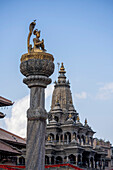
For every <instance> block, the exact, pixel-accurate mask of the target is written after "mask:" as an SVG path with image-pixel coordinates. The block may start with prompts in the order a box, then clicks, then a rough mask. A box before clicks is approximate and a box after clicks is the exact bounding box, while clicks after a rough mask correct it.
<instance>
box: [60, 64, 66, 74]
mask: <svg viewBox="0 0 113 170" xmlns="http://www.w3.org/2000/svg"><path fill="white" fill-rule="evenodd" d="M59 73H66V71H65V68H64V65H63V63H61V68H60V71H59Z"/></svg>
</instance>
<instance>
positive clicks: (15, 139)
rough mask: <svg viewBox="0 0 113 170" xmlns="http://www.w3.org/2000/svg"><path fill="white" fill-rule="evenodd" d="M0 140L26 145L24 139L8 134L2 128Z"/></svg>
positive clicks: (0, 129)
mask: <svg viewBox="0 0 113 170" xmlns="http://www.w3.org/2000/svg"><path fill="white" fill-rule="evenodd" d="M0 140H4V141H5V140H6V141H10V142H14V143H17V144H26V140H25V139H24V138H22V137H20V136H17V135H15V134H13V133H11V132H8V131H6V130H4V129H2V128H0Z"/></svg>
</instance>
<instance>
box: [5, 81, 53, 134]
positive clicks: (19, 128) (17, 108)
mask: <svg viewBox="0 0 113 170" xmlns="http://www.w3.org/2000/svg"><path fill="white" fill-rule="evenodd" d="M53 87H54V85H53V84H51V85H49V86H48V87H47V88H46V90H45V98H46V99H47V98H48V97H49V96H50V95H51V94H52V91H53ZM29 103H30V96H29V95H28V96H25V97H23V98H22V99H20V100H18V101H16V102H15V104H14V105H13V107H12V110H11V117H10V118H7V117H6V119H5V124H6V128H7V130H9V131H11V132H13V133H15V134H17V135H19V136H22V137H26V127H27V118H26V112H27V109H28V108H29Z"/></svg>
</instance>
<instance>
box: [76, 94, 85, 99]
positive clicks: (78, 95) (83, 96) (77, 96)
mask: <svg viewBox="0 0 113 170" xmlns="http://www.w3.org/2000/svg"><path fill="white" fill-rule="evenodd" d="M86 98H87V93H86V92H81V93H75V99H86Z"/></svg>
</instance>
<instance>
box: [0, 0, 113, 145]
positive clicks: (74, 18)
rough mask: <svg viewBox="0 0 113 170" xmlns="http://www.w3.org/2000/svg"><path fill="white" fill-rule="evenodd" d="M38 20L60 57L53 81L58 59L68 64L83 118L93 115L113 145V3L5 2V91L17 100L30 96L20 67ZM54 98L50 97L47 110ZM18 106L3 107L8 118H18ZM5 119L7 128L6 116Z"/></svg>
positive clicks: (0, 47) (0, 13)
mask: <svg viewBox="0 0 113 170" xmlns="http://www.w3.org/2000/svg"><path fill="white" fill-rule="evenodd" d="M34 19H37V28H38V29H40V30H41V38H44V40H45V47H46V49H47V52H50V53H52V54H53V55H54V58H55V72H54V74H53V75H52V76H51V78H52V80H53V82H54V81H55V79H57V76H58V68H57V62H64V65H65V68H66V71H67V73H66V76H67V77H68V79H69V80H70V83H71V91H72V96H73V101H74V106H75V108H76V110H77V111H78V112H79V114H80V119H81V121H82V122H84V119H85V118H87V119H88V123H89V125H90V126H91V127H92V128H93V129H94V131H96V132H97V133H96V136H97V137H99V138H102V139H105V140H110V141H111V142H112V143H113V135H112V131H113V1H112V0H92V1H91V0H62V1H61V0H57V1H53V0H42V1H39V0H32V1H30V0H24V1H23V0H19V1H14V0H10V1H8V0H4V1H0V21H1V26H0V70H1V74H0V80H1V83H0V95H1V96H4V97H7V98H9V99H11V100H12V101H17V102H18V101H20V100H21V99H23V98H24V97H25V96H27V95H28V94H29V89H28V88H27V87H26V85H24V84H23V83H22V80H23V76H22V75H21V73H20V70H19V65H20V58H21V55H22V54H23V53H26V52H27V36H28V31H29V29H28V28H29V24H30V22H32V21H33V20H34ZM50 99H51V96H48V97H47V98H46V108H47V110H49V108H50V107H49V106H50V102H51V101H50ZM22 101H23V100H22ZM14 107H15V106H14ZM12 109H13V107H12V108H10V109H8V110H7V109H4V110H3V111H4V112H5V113H6V114H7V118H12V113H13V111H12ZM13 110H14V109H13ZM16 110H18V108H17V109H16ZM1 111H2V110H1ZM15 113H16V111H15ZM23 114H25V113H23ZM9 120H10V119H9ZM7 121H8V120H7ZM12 121H13V118H12ZM0 123H1V124H2V126H3V127H5V128H6V129H7V124H6V122H5V119H4V121H2V122H0ZM8 130H10V124H9V126H8Z"/></svg>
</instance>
